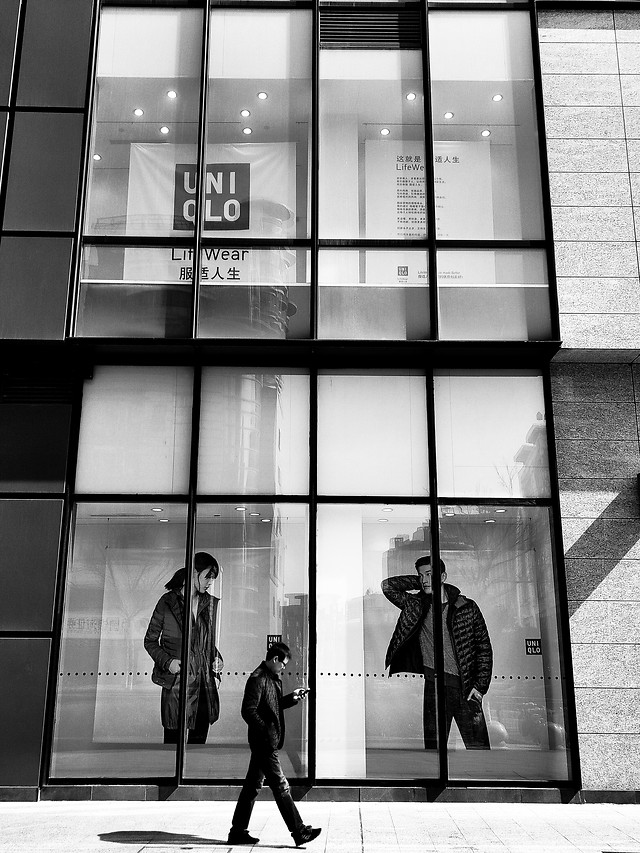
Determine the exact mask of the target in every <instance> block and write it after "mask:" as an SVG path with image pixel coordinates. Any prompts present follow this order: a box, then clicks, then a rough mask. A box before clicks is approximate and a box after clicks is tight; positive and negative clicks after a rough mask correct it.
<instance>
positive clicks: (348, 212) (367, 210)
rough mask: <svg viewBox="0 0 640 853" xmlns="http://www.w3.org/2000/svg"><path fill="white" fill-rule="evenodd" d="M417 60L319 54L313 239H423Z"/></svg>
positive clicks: (397, 53) (365, 53) (416, 56)
mask: <svg viewBox="0 0 640 853" xmlns="http://www.w3.org/2000/svg"><path fill="white" fill-rule="evenodd" d="M421 63H422V60H421V54H420V51H417V50H323V51H322V52H321V55H320V167H319V168H320V187H319V192H320V199H319V202H320V211H319V226H320V237H324V238H337V239H357V238H366V239H381V240H385V239H386V240H392V239H409V238H422V237H424V236H425V234H426V213H425V192H424V187H425V183H424V180H425V169H424V120H423V109H424V105H423V92H422V64H421Z"/></svg>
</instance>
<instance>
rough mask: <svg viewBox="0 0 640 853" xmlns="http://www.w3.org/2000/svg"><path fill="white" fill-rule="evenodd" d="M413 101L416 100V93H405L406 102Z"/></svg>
mask: <svg viewBox="0 0 640 853" xmlns="http://www.w3.org/2000/svg"><path fill="white" fill-rule="evenodd" d="M415 99H416V93H415V92H407V100H408V101H415Z"/></svg>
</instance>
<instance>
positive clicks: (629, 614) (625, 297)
mask: <svg viewBox="0 0 640 853" xmlns="http://www.w3.org/2000/svg"><path fill="white" fill-rule="evenodd" d="M538 20H539V27H540V30H539V35H540V53H541V62H542V74H543V91H544V111H545V120H546V133H547V150H548V158H549V172H550V175H549V179H550V189H551V204H552V213H553V227H554V239H555V251H556V264H557V276H558V299H559V307H560V323H561V338H562V341H563V345H562V349H561V351H560V352H559V353H558V355H557V356H556V359H555V361H554V364H553V365H552V394H553V405H554V417H555V430H556V447H557V454H558V471H559V485H560V500H561V512H562V525H563V536H564V547H565V561H566V571H567V587H568V598H569V612H570V625H571V639H572V656H573V666H574V676H575V685H576V705H577V718H578V730H579V742H580V760H581V767H582V781H583V786H584V788H586V789H590V788H591V789H623V790H624V789H627V790H628V789H631V790H633V789H637V788H638V787H640V768H639V763H638V751H639V750H640V714H639V713H638V712H639V711H640V690H639V688H640V676H639V672H640V667H639V666H638V664H639V662H640V573H639V571H640V497H639V494H638V483H637V474H638V473H639V472H640V445H639V440H638V436H639V434H638V423H639V421H638V417H639V406H638V403H639V399H640V382H639V380H640V373H639V372H638V365H637V364H635V363H634V362H636V361H637V359H638V356H639V354H640V279H639V273H638V244H637V235H638V230H637V229H638V227H640V220H639V219H638V215H639V213H640V210H639V208H638V203H639V200H640V195H639V191H640V175H639V174H638V173H639V172H640V13H637V12H633V13H632V12H629V11H615V12H614V11H612V12H606V11H598V12H587V11H583V12H578V11H576V12H547V11H545V12H541V13H540V15H539V19H538Z"/></svg>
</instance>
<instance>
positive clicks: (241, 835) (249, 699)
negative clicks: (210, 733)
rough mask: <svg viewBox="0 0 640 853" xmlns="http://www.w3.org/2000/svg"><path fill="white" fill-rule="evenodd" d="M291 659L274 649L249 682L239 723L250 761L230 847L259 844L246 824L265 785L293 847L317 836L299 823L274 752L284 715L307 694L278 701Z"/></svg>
mask: <svg viewBox="0 0 640 853" xmlns="http://www.w3.org/2000/svg"><path fill="white" fill-rule="evenodd" d="M290 655H291V652H290V651H289V646H287V645H286V644H285V643H273V645H271V646H270V647H269V651H268V652H267V657H266V660H263V661H262V663H261V664H260V666H259V667H258V668H257V669H255V670H254V671H253V672H252V673H251V675H250V676H249V678H248V679H247V684H246V686H245V689H244V698H243V700H242V718H243V720H244V721H245V722H246V724H247V726H248V727H249V732H248V735H249V746H250V747H251V760H250V761H249V769H248V770H247V776H246V778H245V781H244V785H243V786H242V790H241V791H240V795H239V797H238V802H237V804H236V808H235V811H234V813H233V820H232V822H231V829H230V830H229V838H228V843H229V844H257V843H258V840H259V839H257V838H255V837H254V836H252V835H249V831H248V830H249V820H250V819H251V812H252V811H253V806H254V804H255V801H256V799H257V796H258V793H259V792H260V789H261V788H262V786H263V784H264V782H265V780H266V782H267V785H268V786H269V787H270V788H271V790H272V792H273V797H274V799H275V801H276V804H277V806H278V808H279V809H280V814H281V815H282V817H283V819H284V822H285V823H286V824H287V828H288V830H289V832H290V833H291V835H292V836H293V840H294V842H295V844H296V846H299V845H300V844H306V843H307V842H309V841H313V839H314V838H317V837H318V836H319V835H320V830H319V829H314V828H313V827H311V826H306V825H305V824H303V823H302V818H301V817H300V814H299V812H298V809H297V808H296V804H295V803H294V802H293V798H292V796H291V790H290V788H289V783H288V782H287V780H286V777H285V775H284V773H283V772H282V767H281V766H280V757H279V756H278V750H279V749H281V747H282V744H283V743H284V713H283V711H284V709H285V708H291V707H292V706H293V705H296V704H297V703H298V702H299V701H300V700H301V699H303V698H304V696H305V695H306V694H307V693H308V690H307V689H306V688H304V687H298V688H297V689H296V690H294V691H293V692H292V693H288V694H287V695H286V696H283V695H282V681H281V678H280V675H281V673H282V670H283V669H284V668H285V666H286V665H287V663H288V662H289V657H290Z"/></svg>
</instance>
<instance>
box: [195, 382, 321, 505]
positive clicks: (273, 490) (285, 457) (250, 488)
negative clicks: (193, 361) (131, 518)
mask: <svg viewBox="0 0 640 853" xmlns="http://www.w3.org/2000/svg"><path fill="white" fill-rule="evenodd" d="M199 450H200V459H199V466H198V489H199V491H200V493H201V494H202V493H209V494H214V495H220V494H247V495H249V494H263V495H264V494H298V495H301V494H306V493H307V492H308V490H309V377H308V375H306V374H304V373H302V372H301V371H283V370H273V371H266V372H248V371H246V370H243V369H242V368H222V367H221V368H214V367H208V368H205V369H204V371H203V376H202V406H201V416H200V447H199Z"/></svg>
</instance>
